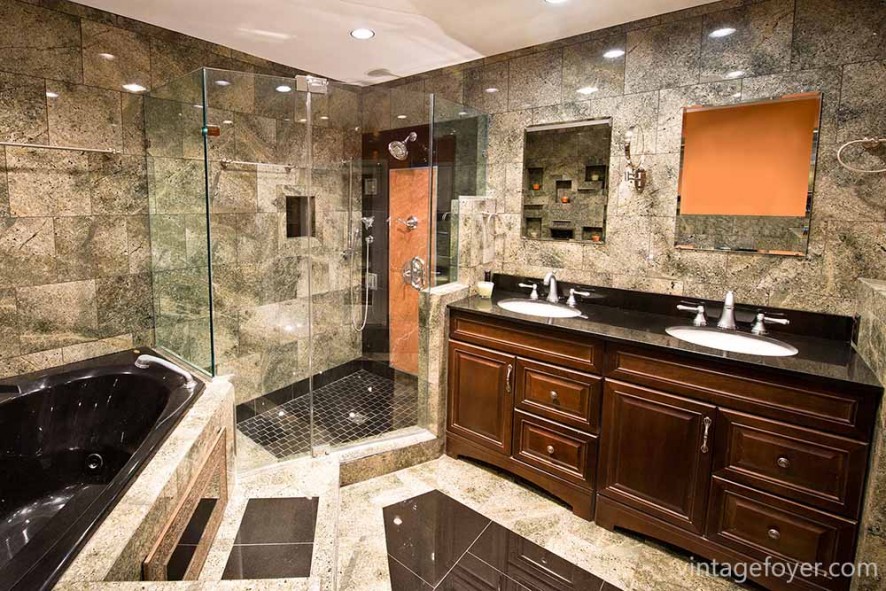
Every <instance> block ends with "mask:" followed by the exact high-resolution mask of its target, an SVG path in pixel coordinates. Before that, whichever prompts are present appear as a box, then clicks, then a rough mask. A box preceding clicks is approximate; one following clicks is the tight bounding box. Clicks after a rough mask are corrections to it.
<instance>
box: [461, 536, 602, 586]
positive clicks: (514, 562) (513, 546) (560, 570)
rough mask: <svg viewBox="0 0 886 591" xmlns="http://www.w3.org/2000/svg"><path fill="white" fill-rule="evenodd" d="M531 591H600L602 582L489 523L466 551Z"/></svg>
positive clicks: (537, 546)
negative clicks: (536, 590) (531, 590)
mask: <svg viewBox="0 0 886 591" xmlns="http://www.w3.org/2000/svg"><path fill="white" fill-rule="evenodd" d="M468 552H469V553H470V554H471V555H473V556H476V557H477V558H479V559H481V560H482V561H483V562H485V563H486V564H489V565H491V566H493V567H495V568H496V569H498V570H500V571H501V572H503V573H505V574H506V575H507V576H508V577H510V578H511V579H513V580H515V581H517V582H518V583H521V584H523V585H525V586H526V587H528V588H530V589H545V590H548V589H550V590H551V591H554V590H556V591H573V590H576V591H577V590H579V589H580V590H582V591H584V590H587V591H599V590H600V588H601V587H602V586H603V579H601V578H599V577H597V576H594V575H592V574H591V573H589V572H587V571H586V570H583V569H581V568H579V567H577V566H575V565H574V564H572V563H571V562H569V561H568V560H566V559H564V558H561V557H559V556H557V555H556V554H554V553H552V552H549V551H547V550H545V549H544V548H542V547H541V546H539V545H537V544H534V543H532V542H530V541H529V540H527V539H526V538H524V537H522V536H519V535H517V534H515V533H514V532H512V531H510V530H508V529H506V528H504V527H502V526H500V525H498V524H497V523H491V524H490V525H489V527H487V528H486V530H485V531H484V532H483V535H481V536H480V538H479V539H478V540H477V542H476V543H475V544H474V545H473V546H471V548H470V550H469V551H468Z"/></svg>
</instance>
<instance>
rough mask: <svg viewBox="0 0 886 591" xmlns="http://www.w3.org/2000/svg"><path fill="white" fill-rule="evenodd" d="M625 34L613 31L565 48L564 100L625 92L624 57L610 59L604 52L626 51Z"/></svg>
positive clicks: (572, 100)
mask: <svg viewBox="0 0 886 591" xmlns="http://www.w3.org/2000/svg"><path fill="white" fill-rule="evenodd" d="M626 43H627V39H626V37H625V34H624V33H612V34H608V35H605V36H603V37H599V38H595V39H592V40H590V41H586V42H584V43H578V44H575V45H569V46H567V47H565V48H563V93H562V100H563V102H564V103H570V102H574V101H579V100H582V99H589V98H602V97H606V96H620V95H622V94H623V93H624V78H625V56H624V55H621V56H618V57H612V58H607V57H604V55H603V54H604V53H606V52H607V51H610V50H613V49H622V50H624V48H625V46H626Z"/></svg>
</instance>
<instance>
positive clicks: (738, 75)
mask: <svg viewBox="0 0 886 591" xmlns="http://www.w3.org/2000/svg"><path fill="white" fill-rule="evenodd" d="M742 76H744V70H732V71H731V72H727V73H726V77H727V78H741V77H742Z"/></svg>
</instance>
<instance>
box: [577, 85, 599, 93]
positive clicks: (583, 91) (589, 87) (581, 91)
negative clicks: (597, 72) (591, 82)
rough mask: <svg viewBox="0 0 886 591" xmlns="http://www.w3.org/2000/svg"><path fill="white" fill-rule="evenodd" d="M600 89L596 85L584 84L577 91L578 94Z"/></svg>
mask: <svg viewBox="0 0 886 591" xmlns="http://www.w3.org/2000/svg"><path fill="white" fill-rule="evenodd" d="M598 90H600V89H599V88H597V87H596V86H584V87H582V88H579V89H578V90H577V91H576V92H578V94H594V93H595V92H597V91H598Z"/></svg>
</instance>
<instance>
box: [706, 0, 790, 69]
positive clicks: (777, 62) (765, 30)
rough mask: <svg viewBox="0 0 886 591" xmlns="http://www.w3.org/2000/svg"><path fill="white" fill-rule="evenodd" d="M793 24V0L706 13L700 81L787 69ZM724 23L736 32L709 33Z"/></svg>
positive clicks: (777, 0)
mask: <svg viewBox="0 0 886 591" xmlns="http://www.w3.org/2000/svg"><path fill="white" fill-rule="evenodd" d="M793 25H794V0H766V1H765V2H759V3H756V4H750V5H747V6H741V7H739V8H733V9H731V10H723V11H718V12H712V13H710V14H708V15H706V16H705V17H704V26H703V30H702V38H701V39H702V42H701V81H702V82H707V81H714V80H726V79H729V78H733V77H735V78H739V77H744V76H760V75H763V74H773V73H776V72H784V71H786V70H788V69H789V68H790V62H791V33H792V31H793ZM724 27H729V28H732V29H735V32H734V33H733V34H731V35H727V36H725V37H711V36H710V34H711V32H713V31H716V30H719V29H722V28H724ZM738 72H741V74H738Z"/></svg>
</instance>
